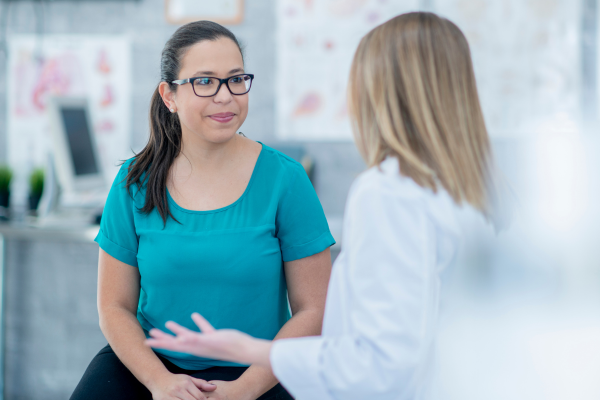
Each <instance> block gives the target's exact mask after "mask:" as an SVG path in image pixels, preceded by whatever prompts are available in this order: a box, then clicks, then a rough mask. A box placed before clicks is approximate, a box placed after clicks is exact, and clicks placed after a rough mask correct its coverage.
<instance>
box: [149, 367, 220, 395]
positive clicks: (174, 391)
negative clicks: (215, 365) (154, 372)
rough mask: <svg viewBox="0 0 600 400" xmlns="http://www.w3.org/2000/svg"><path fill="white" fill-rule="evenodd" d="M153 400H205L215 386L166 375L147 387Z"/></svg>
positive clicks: (187, 378)
mask: <svg viewBox="0 0 600 400" xmlns="http://www.w3.org/2000/svg"><path fill="white" fill-rule="evenodd" d="M149 389H150V392H151V393H152V399H153V400H174V399H182V400H205V399H207V398H208V393H209V392H214V391H215V390H216V389H217V385H215V384H214V383H208V382H206V381H205V380H203V379H197V378H194V377H192V376H189V375H185V374H171V373H167V374H165V375H164V376H162V377H161V378H159V379H156V380H155V381H154V382H153V384H152V385H151V386H150V387H149Z"/></svg>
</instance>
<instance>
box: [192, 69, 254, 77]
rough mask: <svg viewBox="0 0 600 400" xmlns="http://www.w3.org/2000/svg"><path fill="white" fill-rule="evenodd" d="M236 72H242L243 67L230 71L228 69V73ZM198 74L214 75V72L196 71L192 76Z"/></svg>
mask: <svg viewBox="0 0 600 400" xmlns="http://www.w3.org/2000/svg"><path fill="white" fill-rule="evenodd" d="M236 72H244V69H243V68H234V69H232V70H231V71H229V72H228V74H235V73H236ZM200 75H211V76H214V75H215V72H214V71H196V72H195V73H194V76H200Z"/></svg>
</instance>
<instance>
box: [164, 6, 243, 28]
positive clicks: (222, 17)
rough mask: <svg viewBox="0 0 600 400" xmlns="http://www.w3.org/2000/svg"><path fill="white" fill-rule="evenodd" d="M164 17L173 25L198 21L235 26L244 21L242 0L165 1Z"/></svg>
mask: <svg viewBox="0 0 600 400" xmlns="http://www.w3.org/2000/svg"><path fill="white" fill-rule="evenodd" d="M165 15H166V18H167V22H168V23H170V24H175V25H182V24H187V23H188V22H193V21H199V20H209V21H214V22H217V23H219V24H223V25H235V24H240V23H241V22H242V21H243V19H244V0H216V1H215V0H165Z"/></svg>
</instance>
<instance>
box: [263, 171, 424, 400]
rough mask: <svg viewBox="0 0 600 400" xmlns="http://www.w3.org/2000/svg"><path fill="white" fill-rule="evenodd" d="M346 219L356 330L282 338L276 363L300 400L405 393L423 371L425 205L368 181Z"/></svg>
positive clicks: (392, 396)
mask: <svg viewBox="0 0 600 400" xmlns="http://www.w3.org/2000/svg"><path fill="white" fill-rule="evenodd" d="M346 224H347V226H346V227H345V232H344V235H345V236H344V237H345V240H344V244H343V245H344V247H345V249H344V251H347V259H348V261H347V264H346V268H349V270H348V277H349V279H348V282H347V286H348V290H349V293H350V294H351V295H350V296H351V299H352V301H351V304H349V305H348V308H347V310H349V312H350V314H351V315H350V325H351V329H350V331H351V333H350V334H348V335H346V336H341V337H311V338H298V339H282V340H278V341H276V342H275V343H274V345H273V349H272V351H271V363H272V366H273V371H274V373H275V375H276V376H277V378H278V379H279V380H280V382H281V383H282V385H283V386H284V387H286V388H287V389H288V391H290V393H291V394H292V396H294V397H295V398H296V399H297V400H319V399H322V400H341V399H344V400H353V399H356V400H359V399H360V400H364V399H366V398H368V399H371V400H376V399H377V400H383V399H394V400H396V399H399V398H403V395H402V394H403V392H404V390H405V388H406V387H408V386H414V383H415V382H414V380H416V379H418V364H419V360H420V359H421V357H422V356H423V355H422V352H423V350H424V349H423V347H424V346H423V340H424V338H423V331H424V327H425V326H426V324H427V323H428V321H427V319H428V318H430V317H431V316H430V315H428V311H427V302H428V300H427V298H428V296H427V295H428V293H427V290H428V289H427V287H428V285H427V280H428V279H429V271H428V267H427V265H428V257H433V255H432V254H431V253H432V252H431V251H430V249H429V248H428V246H431V244H430V243H429V239H428V218H427V215H426V211H425V205H424V203H423V199H422V198H421V199H419V198H418V197H416V198H415V197H406V196H403V195H402V194H398V193H397V191H396V192H394V191H392V190H391V189H387V188H386V187H385V186H383V185H377V184H368V182H367V183H365V182H363V184H362V185H360V186H359V187H357V188H356V190H354V191H353V192H352V193H351V197H350V199H349V201H348V206H347V210H346Z"/></svg>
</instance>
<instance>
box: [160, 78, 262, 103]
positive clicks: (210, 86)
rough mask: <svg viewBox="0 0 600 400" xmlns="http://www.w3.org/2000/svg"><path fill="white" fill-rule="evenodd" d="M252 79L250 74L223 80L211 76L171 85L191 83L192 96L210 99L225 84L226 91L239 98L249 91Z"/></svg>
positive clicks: (179, 81)
mask: <svg viewBox="0 0 600 400" xmlns="http://www.w3.org/2000/svg"><path fill="white" fill-rule="evenodd" d="M253 79H254V75H252V74H240V75H233V76H230V77H229V78H225V79H220V78H215V77H213V76H199V77H196V78H188V79H179V80H176V81H173V82H171V83H174V84H176V85H184V84H186V83H188V82H189V83H191V84H192V89H193V90H194V94H195V95H196V96H198V97H212V96H214V95H216V94H217V93H219V89H221V85H222V84H225V85H226V86H227V89H229V93H231V94H234V95H236V96H239V95H242V94H246V93H248V92H249V91H250V87H251V86H252V80H253Z"/></svg>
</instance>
